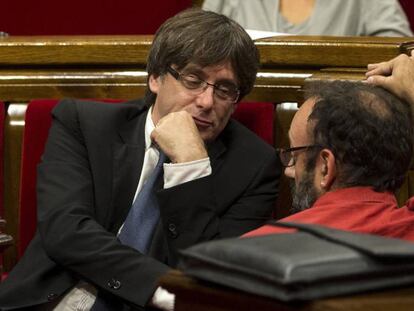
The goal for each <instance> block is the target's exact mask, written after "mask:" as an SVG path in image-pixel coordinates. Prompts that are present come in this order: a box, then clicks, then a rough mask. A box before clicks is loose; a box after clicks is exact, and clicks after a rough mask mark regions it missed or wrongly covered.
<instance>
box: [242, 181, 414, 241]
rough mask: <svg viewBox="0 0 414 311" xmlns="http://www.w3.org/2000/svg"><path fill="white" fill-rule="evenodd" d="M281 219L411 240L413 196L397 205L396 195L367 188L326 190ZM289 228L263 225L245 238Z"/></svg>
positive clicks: (413, 220) (412, 234)
mask: <svg viewBox="0 0 414 311" xmlns="http://www.w3.org/2000/svg"><path fill="white" fill-rule="evenodd" d="M281 221H290V222H298V223H308V224H319V225H324V226H327V227H331V228H336V229H342V230H348V231H354V232H360V233H370V234H377V235H382V236H387V237H393V238H400V239H405V240H412V241H414V197H412V198H410V199H409V200H408V201H407V203H406V205H404V206H403V207H401V208H398V205H397V201H396V199H395V196H394V195H393V194H392V193H389V192H375V191H374V190H372V188H370V187H351V188H344V189H339V190H336V191H332V192H328V193H326V194H324V195H323V196H321V197H320V198H319V199H318V200H317V201H316V202H315V203H314V204H313V206H312V207H311V208H309V209H307V210H304V211H302V212H299V213H296V214H294V215H291V216H289V217H286V218H283V219H281ZM286 231H291V230H290V229H284V228H278V227H273V226H269V225H264V226H262V227H260V228H258V229H256V230H254V231H251V232H248V233H247V234H245V235H244V237H248V236H258V235H266V234H272V233H281V232H286Z"/></svg>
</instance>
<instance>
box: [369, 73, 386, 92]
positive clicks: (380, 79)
mask: <svg viewBox="0 0 414 311" xmlns="http://www.w3.org/2000/svg"><path fill="white" fill-rule="evenodd" d="M389 80H390V77H384V76H370V77H368V79H367V80H366V82H368V83H370V84H373V85H377V86H381V87H383V88H386V89H389V87H390V86H389V84H390V82H389Z"/></svg>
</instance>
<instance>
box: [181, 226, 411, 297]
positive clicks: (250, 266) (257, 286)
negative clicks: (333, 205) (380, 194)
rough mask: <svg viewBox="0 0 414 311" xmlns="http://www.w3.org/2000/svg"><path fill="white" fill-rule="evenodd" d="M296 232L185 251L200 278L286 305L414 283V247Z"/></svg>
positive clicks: (188, 266) (186, 266) (316, 230)
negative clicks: (293, 302)
mask: <svg viewBox="0 0 414 311" xmlns="http://www.w3.org/2000/svg"><path fill="white" fill-rule="evenodd" d="M272 225H275V226H282V227H291V228H296V229H298V231H297V232H294V233H282V234H272V235H267V236H259V237H252V238H233V239H224V240H219V241H212V242H207V243H202V244H198V245H195V246H193V247H190V248H188V249H186V250H183V251H182V252H181V261H180V263H179V268H180V269H181V270H182V271H184V273H185V274H187V275H190V276H193V277H195V278H198V279H201V280H206V281H210V282H214V283H217V284H220V285H225V286H228V287H231V288H236V289H239V290H242V291H246V292H249V293H253V294H257V295H262V296H266V297H271V298H277V299H280V300H282V301H291V300H310V299H317V298H323V297H330V296H337V295H343V294H351V293H359V292H364V291H370V290H377V289H385V288H391V287H397V286H403V285H408V284H414V243H410V242H407V241H403V240H399V239H391V238H385V237H380V236H374V235H368V234H358V233H351V232H346V231H341V230H335V229H330V228H327V227H322V226H316V225H304V224H296V223H282V222H277V223H276V222H273V223H272Z"/></svg>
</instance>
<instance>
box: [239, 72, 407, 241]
mask: <svg viewBox="0 0 414 311" xmlns="http://www.w3.org/2000/svg"><path fill="white" fill-rule="evenodd" d="M411 79H412V78H411ZM411 85H413V84H411ZM390 89H392V88H390ZM306 97H307V100H306V101H305V103H304V104H303V105H302V106H301V108H300V109H299V111H298V112H297V113H296V115H295V117H294V118H293V120H292V123H291V127H290V130H289V140H290V145H291V148H288V149H282V150H280V157H281V161H282V164H283V165H284V166H285V175H287V176H288V177H290V178H292V179H293V180H294V190H293V212H295V213H294V214H293V215H292V216H289V217H287V218H284V219H283V221H290V222H299V223H311V224H319V225H325V226H328V227H333V228H337V229H343V230H350V231H355V232H362V233H372V234H378V235H383V236H389V237H395V238H402V239H407V240H414V199H411V200H409V201H408V202H407V204H406V205H405V206H403V207H401V208H398V205H397V201H396V198H395V196H394V192H395V191H396V190H397V189H398V188H399V187H400V186H401V184H402V183H403V180H404V176H405V174H406V172H407V171H408V169H409V166H410V163H411V159H412V156H413V128H412V123H411V118H410V116H411V107H410V106H409V104H408V103H406V102H404V101H401V100H399V99H398V98H397V97H396V96H394V95H392V94H390V93H389V92H387V91H386V90H384V89H382V88H378V87H375V86H372V85H369V84H368V83H360V82H359V83H357V82H345V81H334V82H325V83H315V84H313V85H312V86H311V87H310V88H309V89H308V90H307V96H306ZM409 101H410V100H409ZM285 230H286V229H281V228H278V227H274V226H266V225H265V226H263V227H261V228H259V229H257V230H254V231H252V232H250V233H248V234H247V235H246V236H256V235H262V234H270V233H276V232H281V231H285Z"/></svg>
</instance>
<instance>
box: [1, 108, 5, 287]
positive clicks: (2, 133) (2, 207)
mask: <svg viewBox="0 0 414 311" xmlns="http://www.w3.org/2000/svg"><path fill="white" fill-rule="evenodd" d="M4 119H5V107H4V103H3V102H0V163H1V165H0V218H3V215H4V206H3V202H4V200H3V194H4V179H3V178H4V177H3V176H4V175H3V163H4V161H3V156H4ZM2 265H3V257H2V256H0V267H1V266H2ZM0 276H1V278H2V279H3V278H4V277H6V274H4V273H3V274H1V275H0Z"/></svg>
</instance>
